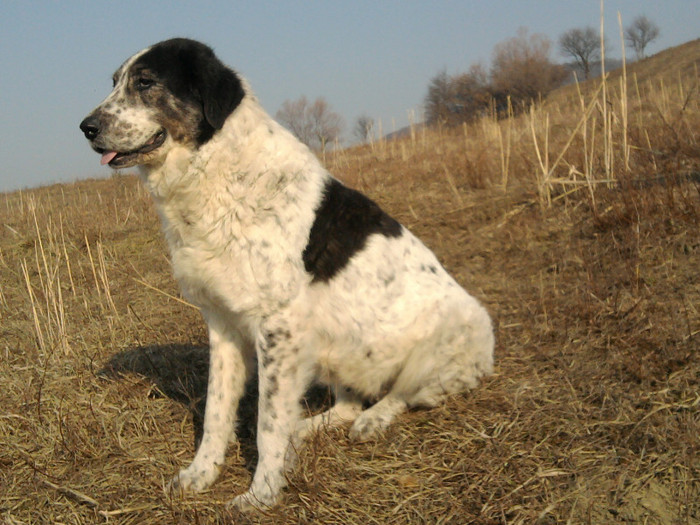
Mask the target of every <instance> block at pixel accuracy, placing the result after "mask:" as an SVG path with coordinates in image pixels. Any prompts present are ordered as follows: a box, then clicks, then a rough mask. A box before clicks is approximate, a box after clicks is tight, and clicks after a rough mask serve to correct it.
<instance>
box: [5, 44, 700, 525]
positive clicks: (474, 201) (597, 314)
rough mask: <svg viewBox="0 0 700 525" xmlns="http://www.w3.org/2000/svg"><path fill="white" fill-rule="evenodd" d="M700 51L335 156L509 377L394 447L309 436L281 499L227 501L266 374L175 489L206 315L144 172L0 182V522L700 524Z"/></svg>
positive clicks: (690, 47)
mask: <svg viewBox="0 0 700 525" xmlns="http://www.w3.org/2000/svg"><path fill="white" fill-rule="evenodd" d="M699 64H700V40H696V41H693V42H690V43H688V44H685V45H684V46H680V47H678V48H674V49H671V50H667V51H665V52H663V53H660V54H659V55H656V56H654V57H651V58H649V59H647V60H645V61H643V62H641V63H637V64H634V65H633V66H629V67H628V69H627V71H626V74H625V75H623V74H622V72H615V73H614V74H612V75H610V76H609V77H608V79H607V81H606V82H605V83H602V82H601V80H600V79H595V80H592V81H590V83H589V84H585V85H581V86H579V87H576V86H569V87H568V88H566V89H564V90H561V91H560V92H558V93H555V94H553V96H551V97H550V98H549V99H548V100H547V101H545V102H544V103H542V104H539V105H537V106H535V107H533V108H532V109H531V111H527V112H525V113H524V114H521V115H520V116H513V117H511V118H506V119H501V120H496V119H494V118H484V119H483V120H481V121H479V122H477V123H474V124H473V125H469V126H464V127H463V128H458V129H450V130H422V129H415V130H413V133H411V134H410V135H409V136H407V137H405V138H403V139H397V140H394V141H389V142H386V141H377V142H375V143H373V144H370V145H366V146H363V147H361V148H354V149H350V150H345V151H341V152H338V153H336V154H333V155H332V156H329V158H328V159H327V163H328V165H329V167H330V168H331V170H332V171H333V172H334V173H336V174H337V175H338V176H339V177H340V178H342V179H343V180H345V181H346V182H347V183H348V184H350V185H352V186H354V187H357V188H359V189H361V190H362V191H364V192H366V193H368V194H369V195H370V196H372V197H373V198H374V199H376V200H377V201H378V202H379V203H380V204H381V205H383V206H384V207H385V208H386V209H387V210H388V211H389V212H390V213H392V214H393V215H394V216H395V217H397V218H398V219H399V220H400V221H401V222H403V223H404V224H405V225H407V226H408V227H409V228H410V229H412V230H413V231H414V232H415V233H417V234H418V235H419V236H420V237H421V238H422V239H423V240H424V241H425V242H426V243H427V244H428V245H429V246H430V247H431V248H432V249H434V250H435V252H436V253H437V254H438V256H439V258H440V259H441V260H442V261H443V262H444V263H445V265H446V267H447V268H448V269H449V270H450V271H451V272H452V273H453V274H454V275H455V276H456V277H457V279H458V281H459V282H460V283H462V284H463V285H464V286H465V287H466V288H467V289H468V290H470V291H471V292H472V293H473V294H474V295H476V296H477V297H479V298H480V299H481V300H482V301H483V302H484V304H485V305H486V306H487V307H488V309H489V310H490V312H491V313H492V315H493V317H494V321H495V325H496V334H497V349H496V359H497V365H496V373H495V374H494V375H493V376H492V377H490V378H488V379H486V380H485V381H484V382H483V384H482V385H481V386H480V387H479V388H478V389H476V390H474V391H472V392H470V393H468V394H465V395H460V396H455V397H452V398H451V399H450V400H449V401H448V402H447V403H446V404H445V405H444V406H442V407H439V408H436V409H432V410H416V411H412V412H410V413H408V414H406V415H405V416H403V417H401V418H400V419H399V420H398V422H397V423H396V424H395V425H394V426H392V427H391V428H390V430H389V432H388V433H387V435H386V436H385V438H384V439H382V440H381V441H378V442H375V443H364V444H351V443H350V442H349V441H348V440H347V437H346V430H339V431H327V432H320V433H319V434H318V435H316V436H315V437H314V438H312V439H311V441H310V443H309V444H308V447H307V448H306V450H305V451H304V453H303V455H302V461H301V465H300V467H299V468H298V469H297V470H296V471H295V472H294V473H293V474H292V475H291V476H290V483H289V489H288V491H287V492H286V494H285V497H284V502H283V504H282V505H280V506H279V507H278V508H275V509H273V511H271V512H270V513H269V514H250V515H241V514H239V513H237V512H236V511H234V510H228V509H226V507H225V503H226V502H227V501H228V500H230V499H231V498H232V496H233V495H234V494H236V493H238V492H241V491H243V490H244V489H245V488H246V487H247V485H248V483H249V482H250V478H251V469H252V468H253V466H254V464H255V444H254V430H253V428H254V418H255V413H254V406H255V398H254V396H255V392H254V390H253V389H251V392H250V394H249V397H248V398H247V399H246V400H245V401H244V406H243V407H242V415H241V417H242V422H241V425H240V429H239V436H240V446H236V447H232V449H231V450H230V452H229V458H228V462H227V467H226V469H225V471H224V472H223V474H222V476H221V478H220V479H219V481H218V482H217V483H216V484H215V485H214V486H213V487H212V489H211V490H210V491H208V492H206V493H204V494H199V495H193V496H187V497H185V498H183V499H180V498H171V497H169V496H168V495H166V494H165V493H164V491H163V486H164V485H165V483H166V482H167V480H168V479H169V478H170V476H171V475H173V474H174V473H175V472H176V471H177V470H178V468H180V467H182V466H183V465H186V464H187V462H188V461H189V460H190V459H191V458H192V456H193V454H194V442H195V435H196V434H197V432H198V431H200V430H201V411H202V408H203V407H202V404H203V394H204V392H203V388H204V385H205V384H206V379H205V378H206V370H207V348H206V332H205V329H204V325H203V322H202V321H201V319H200V317H199V314H198V313H197V311H196V310H194V309H193V308H192V307H191V306H189V305H188V304H186V303H185V302H183V301H182V300H181V299H180V297H179V295H178V290H177V286H176V284H175V282H174V281H173V279H172V277H171V271H170V267H169V263H168V259H167V254H166V250H165V245H164V241H163V240H162V238H161V234H160V231H159V225H158V221H157V218H156V216H155V213H154V211H153V209H152V206H151V203H150V200H149V197H148V195H146V193H145V191H144V189H143V188H142V187H141V186H140V183H139V182H138V181H137V180H136V178H134V177H132V176H115V177H113V178H110V179H108V180H92V181H83V182H77V183H74V184H68V185H56V186H51V187H45V188H39V189H36V190H29V191H23V192H15V193H10V194H5V195H2V196H0V221H1V222H2V227H1V228H0V333H1V334H2V338H1V339H0V354H1V357H0V377H1V378H2V388H1V389H0V523H3V522H4V523H7V524H11V525H13V524H43V523H66V524H68V523H70V524H82V523H119V524H122V523H124V524H127V523H128V524H155V523H163V524H166V523H167V524H190V523H202V524H204V523H234V522H235V523H242V524H246V523H265V524H292V523H301V524H306V523H320V524H363V525H367V524H405V523H430V524H432V523H446V524H462V523H480V524H500V523H504V524H505V523H543V524H549V523H572V524H575V523H591V524H600V523H648V524H656V523H663V524H692V523H700V455H699V454H700V356H699V353H698V347H699V346H700V277H699V276H698V274H699V273H700V228H699V226H698V225H699V222H700V95H699V82H700V75H699V74H698V65H699ZM76 140H80V137H79V136H78V132H77V126H76ZM316 397H319V396H316ZM321 397H323V396H321ZM312 401H314V400H312ZM321 402H322V400H321Z"/></svg>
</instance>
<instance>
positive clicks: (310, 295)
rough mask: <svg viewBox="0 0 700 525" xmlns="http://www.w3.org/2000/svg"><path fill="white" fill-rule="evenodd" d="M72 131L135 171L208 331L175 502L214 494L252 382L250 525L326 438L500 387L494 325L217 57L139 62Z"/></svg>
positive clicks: (244, 502) (166, 47)
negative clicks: (322, 434)
mask: <svg viewBox="0 0 700 525" xmlns="http://www.w3.org/2000/svg"><path fill="white" fill-rule="evenodd" d="M80 129H81V130H82V132H83V133H84V134H85V137H86V138H87V139H88V140H89V142H90V145H91V146H92V148H93V149H94V150H95V151H96V152H97V153H99V154H100V155H101V163H102V164H107V165H109V166H110V167H112V168H126V167H132V166H139V169H140V175H141V178H142V180H143V183H144V184H145V186H146V187H147V188H148V190H149V191H150V193H151V195H152V197H153V200H154V202H155V206H156V208H157V211H158V214H159V215H160V218H161V221H162V228H163V232H164V234H165V237H166V239H167V244H168V247H169V251H170V256H171V259H172V266H173V271H174V275H175V277H176V279H177V281H178V282H179V285H180V287H181V291H182V293H183V295H184V296H185V297H186V298H187V299H188V300H189V301H191V302H192V303H193V304H195V305H197V306H198V308H199V309H200V310H201V313H202V315H203V317H204V320H205V321H206V323H207V328H208V334H209V343H210V366H209V379H208V388H207V399H206V410H205V416H204V429H203V436H202V440H201V443H200V444H199V447H198V449H197V452H196V454H195V457H194V460H193V461H192V463H191V464H190V465H189V466H188V467H187V468H184V469H182V470H181V471H180V472H179V473H178V474H177V475H176V476H175V477H174V478H173V479H172V481H171V482H170V484H169V488H170V490H175V491H201V490H204V489H206V488H207V487H209V486H210V485H211V484H212V483H213V482H214V481H215V479H216V478H217V476H218V475H219V472H220V470H221V469H222V467H223V465H224V461H225V452H226V447H227V445H228V444H229V442H230V441H234V442H235V432H234V430H235V423H236V421H235V418H236V410H237V406H238V402H239V400H240V398H241V396H242V394H243V391H244V385H245V383H246V381H247V380H248V379H249V378H250V377H251V376H252V375H253V374H256V373H257V377H258V385H259V386H258V388H259V400H258V423H257V447H258V454H259V460H258V464H257V467H256V470H255V473H254V475H253V480H252V483H251V485H250V487H249V489H248V490H247V492H245V493H243V494H241V495H239V496H237V497H236V498H235V499H234V500H233V502H232V503H233V504H234V505H235V506H237V507H239V508H241V509H243V510H249V509H251V508H258V509H264V508H266V507H270V506H273V505H275V504H276V503H278V502H279V500H280V498H281V491H282V490H283V488H284V487H285V485H286V478H285V473H286V471H287V470H288V469H289V468H291V466H292V465H293V464H294V461H295V459H296V451H297V449H298V447H299V445H300V444H301V443H302V441H303V439H304V437H305V436H307V435H308V434H309V433H310V432H313V431H314V430H315V429H317V428H318V427H319V426H322V425H332V426H333V425H342V424H351V427H350V431H349V437H350V438H351V439H352V440H356V441H364V440H369V439H373V438H376V437H378V436H380V435H381V434H382V432H383V431H384V430H385V429H386V428H387V427H388V426H389V425H390V423H391V422H392V421H393V420H394V419H395V418H396V416H397V415H398V414H400V413H402V412H404V411H405V410H407V409H408V408H411V407H418V406H422V407H434V406H436V405H437V404H438V403H440V402H441V401H442V400H443V399H444V398H445V397H446V396H447V395H450V394H455V393H459V392H464V391H466V390H469V389H471V388H473V387H475V386H476V385H477V383H478V380H479V378H481V377H482V376H485V375H487V374H489V373H491V372H492V368H493V348H494V335H493V329H492V324H491V319H490V317H489V314H488V313H487V311H486V310H485V309H484V308H483V307H482V306H481V305H480V303H479V302H478V301H477V300H476V299H475V298H474V297H472V296H471V295H469V294H468V293H467V292H466V291H465V290H464V289H463V288H462V287H460V286H459V285H458V284H457V282H456V281H455V280H454V279H453V278H452V277H451V276H450V275H449V274H448V273H447V271H446V270H445V269H444V268H443V267H442V265H441V264H440V263H439V262H438V260H437V258H436V256H435V255H434V254H433V253H432V252H431V251H430V250H429V249H428V248H426V246H425V245H423V244H422V243H421V242H420V241H419V240H418V239H417V238H416V237H415V236H413V235H412V234H411V233H410V232H409V231H408V230H407V229H406V228H404V227H403V226H402V225H401V224H399V223H398V222H397V221H396V220H394V219H393V218H391V217H390V216H389V215H388V214H387V213H385V212H384V211H383V210H382V209H381V208H380V207H379V206H378V205H377V204H375V203H374V202H373V201H372V200H370V199H369V198H367V197H365V196H364V195H363V194H361V193H359V192H357V191H355V190H353V189H350V188H348V187H346V186H345V185H343V184H342V183H341V182H339V181H338V180H337V179H335V178H333V176H332V175H331V174H329V173H328V171H326V169H325V168H324V167H323V166H322V165H321V163H320V162H319V160H318V159H317V157H316V155H315V154H314V153H313V152H312V151H311V150H310V149H309V148H307V147H306V146H305V145H304V144H302V143H301V142H300V141H299V140H297V139H296V138H295V137H294V136H293V135H292V134H291V133H290V132H289V131H287V130H286V129H284V128H283V127H282V126H281V125H280V124H278V123H277V122H276V121H274V120H273V119H272V118H271V117H270V116H269V115H268V114H267V113H266V112H265V111H264V110H263V108H262V106H261V105H260V103H259V102H258V100H257V98H256V97H255V95H254V94H253V92H252V90H251V88H250V87H249V85H248V83H247V82H246V80H245V79H244V78H243V77H241V76H240V75H239V74H238V73H236V72H235V71H233V70H232V69H230V68H228V67H227V66H225V65H224V64H223V63H222V62H221V61H220V60H219V59H218V58H217V57H216V56H215V54H214V52H213V51H212V49H211V48H209V47H208V46H206V45H204V44H201V43H199V42H196V41H193V40H189V39H183V38H175V39H171V40H166V41H163V42H160V43H157V44H155V45H153V46H151V47H148V48H146V49H144V50H142V51H140V52H139V53H137V54H135V55H134V56H132V57H131V58H129V59H128V60H127V61H126V62H124V64H122V66H121V67H119V69H118V70H117V71H116V73H115V74H114V77H113V90H112V92H111V93H110V94H109V95H108V96H107V98H106V99H105V100H104V101H103V102H102V103H101V104H100V105H99V106H97V108H95V109H94V110H93V111H92V112H91V113H90V114H89V115H88V116H87V117H86V118H85V119H84V120H83V121H82V123H81V124H80ZM312 382H320V383H322V384H326V385H329V386H330V387H331V388H332V389H333V392H334V394H335V404H334V405H333V407H332V408H331V409H329V410H328V411H326V412H325V413H323V414H319V415H317V416H314V417H311V418H306V419H304V418H303V417H302V415H303V414H302V408H301V403H300V401H301V399H302V397H303V395H304V393H305V391H306V389H307V387H309V385H310V384H311V383H312ZM363 403H373V404H371V405H369V407H368V408H365V409H363V408H364V407H365V406H367V405H366V404H365V405H363Z"/></svg>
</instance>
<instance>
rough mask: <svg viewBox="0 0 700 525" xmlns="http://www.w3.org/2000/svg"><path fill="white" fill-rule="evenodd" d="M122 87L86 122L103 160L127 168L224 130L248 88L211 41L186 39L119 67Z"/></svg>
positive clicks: (116, 79) (85, 129)
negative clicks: (227, 120)
mask: <svg viewBox="0 0 700 525" xmlns="http://www.w3.org/2000/svg"><path fill="white" fill-rule="evenodd" d="M113 82H114V89H113V90H112V92H111V93H110V94H109V96H108V97H107V98H106V99H105V100H104V101H103V102H102V103H101V104H100V105H99V106H97V108H95V109H94V110H93V111H92V113H90V115H88V116H87V117H86V118H85V119H84V120H83V121H82V122H81V123H80V129H81V130H82V131H83V133H84V134H85V137H86V138H87V139H88V140H89V141H90V145H91V146H92V148H93V149H94V150H95V151H96V152H98V153H100V154H101V155H102V164H109V165H110V166H111V167H113V168H125V167H129V166H136V165H138V164H152V163H155V162H158V161H160V160H162V159H164V158H165V156H166V155H167V153H168V151H169V150H170V148H172V146H173V145H174V144H179V145H185V146H188V147H191V148H197V147H199V146H201V145H202V144H204V143H205V142H207V141H208V140H209V139H210V138H211V137H212V136H213V135H214V133H215V132H216V131H217V130H219V129H221V127H222V126H223V125H224V122H225V120H226V118H227V117H228V116H229V115H230V114H231V112H233V110H234V109H235V108H236V107H237V106H238V104H239V103H240V102H241V100H242V99H243V97H244V96H245V90H244V87H243V84H242V82H241V79H240V78H239V77H238V76H237V75H236V73H234V72H233V71H232V70H231V69H229V68H227V67H226V66H225V65H224V64H223V63H221V61H220V60H219V59H218V58H216V56H215V55H214V52H213V51H212V50H211V48H209V47H207V46H205V45H204V44H201V43H199V42H195V41H194V40H188V39H184V38H174V39H171V40H166V41H164V42H160V43H158V44H155V45H154V46H152V47H149V48H146V49H144V50H143V51H141V52H139V53H137V54H135V55H134V56H132V57H131V58H130V59H128V60H127V61H126V62H124V64H122V66H121V67H120V68H119V69H118V70H117V71H116V73H114V76H113Z"/></svg>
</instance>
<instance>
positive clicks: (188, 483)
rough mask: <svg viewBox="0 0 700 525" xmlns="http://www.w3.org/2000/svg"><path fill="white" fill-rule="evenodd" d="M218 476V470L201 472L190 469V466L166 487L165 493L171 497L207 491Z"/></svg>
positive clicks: (200, 470)
mask: <svg viewBox="0 0 700 525" xmlns="http://www.w3.org/2000/svg"><path fill="white" fill-rule="evenodd" d="M218 475H219V471H218V469H214V470H213V471H212V470H209V471H207V470H202V469H196V468H192V465H190V466H189V467H187V468H185V469H182V470H181V471H180V472H179V473H178V474H177V475H176V476H174V477H173V479H171V480H170V483H168V486H167V492H168V493H170V494H173V495H180V496H182V495H184V494H185V493H187V492H201V491H203V490H205V489H207V488H208V487H209V486H210V485H211V484H212V483H214V480H216V478H217V476H218Z"/></svg>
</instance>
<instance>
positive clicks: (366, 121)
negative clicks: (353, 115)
mask: <svg viewBox="0 0 700 525" xmlns="http://www.w3.org/2000/svg"><path fill="white" fill-rule="evenodd" d="M354 133H355V136H356V137H357V138H358V140H359V141H360V142H367V141H369V140H370V139H371V138H372V135H373V134H374V120H373V119H372V118H370V117H368V116H367V115H362V116H360V117H357V121H356V122H355V129H354Z"/></svg>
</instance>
